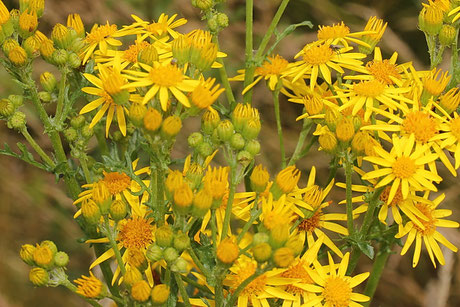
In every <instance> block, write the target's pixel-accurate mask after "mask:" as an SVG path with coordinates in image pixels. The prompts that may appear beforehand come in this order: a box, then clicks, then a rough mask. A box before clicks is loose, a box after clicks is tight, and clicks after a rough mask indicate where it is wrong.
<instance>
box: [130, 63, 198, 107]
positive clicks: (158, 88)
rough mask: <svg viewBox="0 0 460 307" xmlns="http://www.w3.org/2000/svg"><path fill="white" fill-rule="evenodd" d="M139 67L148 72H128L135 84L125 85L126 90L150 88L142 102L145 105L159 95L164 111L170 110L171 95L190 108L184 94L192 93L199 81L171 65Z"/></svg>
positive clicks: (143, 65)
mask: <svg viewBox="0 0 460 307" xmlns="http://www.w3.org/2000/svg"><path fill="white" fill-rule="evenodd" d="M139 65H140V66H141V67H142V68H144V69H145V70H146V71H147V72H142V71H127V73H129V74H131V75H133V76H132V77H130V78H131V79H133V80H134V82H132V83H129V84H126V85H124V86H123V87H122V88H124V89H133V88H136V87H150V88H149V90H148V91H147V93H146V94H145V96H144V99H143V100H142V102H143V103H144V104H145V103H147V102H148V101H149V100H150V99H152V98H155V97H156V96H157V94H158V96H159V100H160V104H161V108H162V109H163V111H166V110H167V109H168V100H169V97H170V94H169V93H170V92H171V94H172V95H173V96H174V97H175V98H176V99H177V100H178V101H179V102H180V103H181V104H183V105H184V106H186V107H190V102H189V99H188V98H187V96H185V94H184V93H183V92H191V91H193V90H194V88H195V87H196V86H197V85H198V83H199V81H198V80H191V79H189V78H188V77H187V76H186V75H184V74H183V72H182V70H181V69H180V68H178V67H177V66H175V65H172V64H171V63H165V64H160V63H158V62H155V63H154V66H153V67H152V66H148V65H145V64H140V63H139Z"/></svg>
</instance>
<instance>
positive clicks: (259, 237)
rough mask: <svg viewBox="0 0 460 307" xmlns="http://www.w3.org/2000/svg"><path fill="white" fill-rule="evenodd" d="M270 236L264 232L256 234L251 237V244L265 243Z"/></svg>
mask: <svg viewBox="0 0 460 307" xmlns="http://www.w3.org/2000/svg"><path fill="white" fill-rule="evenodd" d="M269 239H270V236H269V235H268V234H267V233H265V232H258V233H256V234H254V236H252V244H253V245H257V244H260V243H267V242H268V240H269Z"/></svg>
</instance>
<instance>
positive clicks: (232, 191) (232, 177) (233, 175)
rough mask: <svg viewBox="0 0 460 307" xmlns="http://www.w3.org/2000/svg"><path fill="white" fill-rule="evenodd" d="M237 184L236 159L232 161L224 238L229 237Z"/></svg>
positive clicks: (223, 231)
mask: <svg viewBox="0 0 460 307" xmlns="http://www.w3.org/2000/svg"><path fill="white" fill-rule="evenodd" d="M237 184H238V180H237V175H236V165H235V161H232V162H231V164H230V191H229V193H228V200H227V208H225V217H224V222H223V226H222V227H223V228H222V236H221V239H222V240H223V239H225V238H226V237H227V233H228V228H229V227H230V216H231V215H232V206H233V199H234V197H235V190H236V185H237Z"/></svg>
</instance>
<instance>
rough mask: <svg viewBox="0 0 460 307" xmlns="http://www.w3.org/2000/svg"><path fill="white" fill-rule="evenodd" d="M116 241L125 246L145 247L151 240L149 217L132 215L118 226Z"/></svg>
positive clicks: (151, 229)
mask: <svg viewBox="0 0 460 307" xmlns="http://www.w3.org/2000/svg"><path fill="white" fill-rule="evenodd" d="M118 241H120V242H121V243H122V244H123V246H124V247H125V248H146V247H147V246H149V245H150V243H152V242H153V225H152V224H151V221H150V220H149V219H144V218H142V217H133V218H130V219H128V220H126V222H125V223H124V224H123V225H122V226H121V227H120V232H119V233H118Z"/></svg>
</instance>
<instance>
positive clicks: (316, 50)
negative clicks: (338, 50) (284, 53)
mask: <svg viewBox="0 0 460 307" xmlns="http://www.w3.org/2000/svg"><path fill="white" fill-rule="evenodd" d="M307 47H308V48H307V49H304V54H303V60H304V61H305V62H307V63H308V64H311V65H321V64H326V63H327V62H329V61H330V60H331V58H332V57H333V56H334V51H333V50H332V49H331V48H330V47H329V45H327V44H321V45H317V46H312V47H310V46H307Z"/></svg>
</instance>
